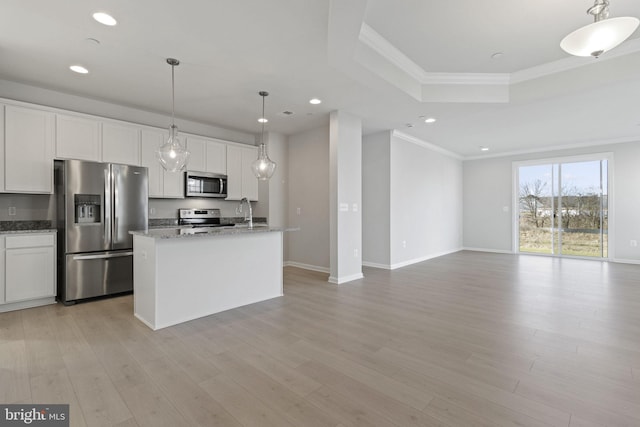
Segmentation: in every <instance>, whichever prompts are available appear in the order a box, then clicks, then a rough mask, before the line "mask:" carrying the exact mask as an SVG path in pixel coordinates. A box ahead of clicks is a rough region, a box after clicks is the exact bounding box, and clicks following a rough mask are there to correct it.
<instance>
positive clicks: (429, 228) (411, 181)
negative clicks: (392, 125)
mask: <svg viewBox="0 0 640 427" xmlns="http://www.w3.org/2000/svg"><path fill="white" fill-rule="evenodd" d="M440 151H441V150H440ZM440 151H438V150H433V149H431V148H430V146H429V145H428V144H419V143H415V142H409V141H407V140H405V139H402V138H401V137H398V136H396V135H395V134H394V133H393V132H381V133H378V134H374V135H370V136H367V137H365V139H364V143H363V175H364V183H363V233H364V235H363V238H362V239H363V262H364V263H365V265H370V266H377V267H382V268H392V269H393V268H398V267H401V266H404V265H408V264H412V263H415V262H419V261H422V260H425V259H429V258H433V257H436V256H439V255H442V254H445V253H450V252H455V251H457V250H459V249H460V248H461V247H462V200H463V199H462V195H463V191H462V161H460V160H458V159H457V158H454V157H451V156H448V155H446V154H443V153H441V152H440Z"/></svg>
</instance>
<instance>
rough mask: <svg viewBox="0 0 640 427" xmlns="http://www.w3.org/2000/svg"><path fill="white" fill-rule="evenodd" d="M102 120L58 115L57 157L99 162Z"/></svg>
mask: <svg viewBox="0 0 640 427" xmlns="http://www.w3.org/2000/svg"><path fill="white" fill-rule="evenodd" d="M100 154H101V153H100V122H99V121H98V120H92V119H86V118H84V117H77V116H66V115H62V114H57V115H56V157H57V158H59V159H78V160H90V161H93V162H99V161H100V158H101V155H100Z"/></svg>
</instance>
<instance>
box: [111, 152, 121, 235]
mask: <svg viewBox="0 0 640 427" xmlns="http://www.w3.org/2000/svg"><path fill="white" fill-rule="evenodd" d="M116 167H117V166H116V165H111V170H112V177H113V180H112V184H111V185H113V188H112V190H111V193H112V197H113V206H112V207H111V218H113V227H112V228H111V233H112V234H111V245H112V247H113V244H114V242H118V241H119V240H118V239H119V237H118V217H117V216H116V203H117V200H118V198H117V194H116V193H117V192H118V176H120V169H117V170H114V169H115V168H116Z"/></svg>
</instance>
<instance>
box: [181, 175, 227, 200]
mask: <svg viewBox="0 0 640 427" xmlns="http://www.w3.org/2000/svg"><path fill="white" fill-rule="evenodd" d="M185 196H187V197H227V176H226V175H219V174H205V173H200V172H197V173H192V172H187V179H186V180H185Z"/></svg>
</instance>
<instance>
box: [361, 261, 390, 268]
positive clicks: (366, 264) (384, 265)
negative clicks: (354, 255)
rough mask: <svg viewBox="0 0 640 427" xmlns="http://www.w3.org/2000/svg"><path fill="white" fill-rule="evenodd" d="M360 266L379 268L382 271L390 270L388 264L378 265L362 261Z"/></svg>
mask: <svg viewBox="0 0 640 427" xmlns="http://www.w3.org/2000/svg"><path fill="white" fill-rule="evenodd" d="M362 265H363V266H364V267H373V268H381V269H383V270H391V266H390V265H389V264H378V263H377V262H369V261H362Z"/></svg>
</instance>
